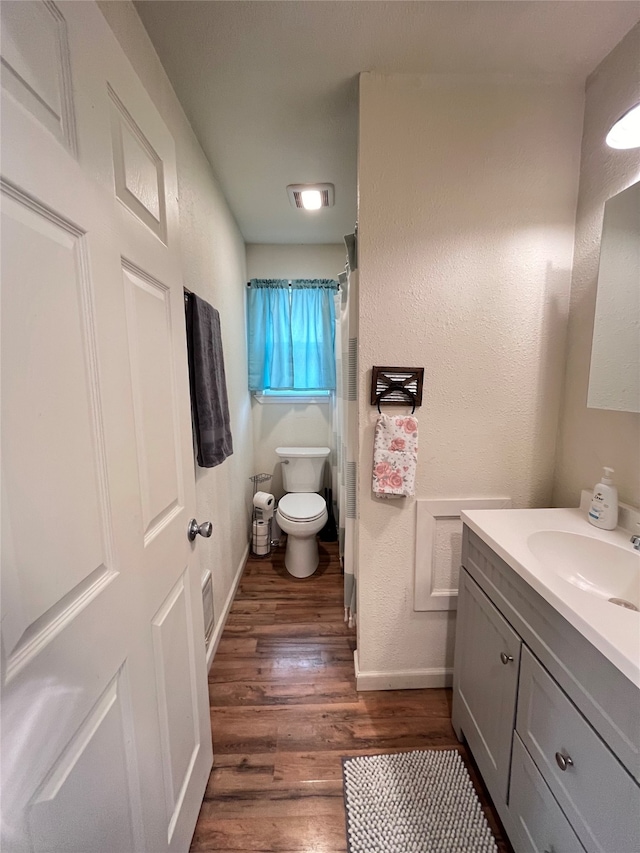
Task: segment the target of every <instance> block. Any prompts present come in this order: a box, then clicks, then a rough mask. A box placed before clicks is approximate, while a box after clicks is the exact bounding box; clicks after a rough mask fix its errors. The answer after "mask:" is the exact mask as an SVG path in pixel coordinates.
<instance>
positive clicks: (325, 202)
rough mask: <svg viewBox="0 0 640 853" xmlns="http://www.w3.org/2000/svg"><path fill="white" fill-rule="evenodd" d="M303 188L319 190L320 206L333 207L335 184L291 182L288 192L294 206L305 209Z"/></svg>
mask: <svg viewBox="0 0 640 853" xmlns="http://www.w3.org/2000/svg"><path fill="white" fill-rule="evenodd" d="M303 190H318V191H319V192H320V206H321V207H333V202H334V187H333V184H289V186H288V187H287V193H288V195H289V201H290V202H291V206H292V207H297V208H299V209H300V210H304V205H303V203H302V191H303Z"/></svg>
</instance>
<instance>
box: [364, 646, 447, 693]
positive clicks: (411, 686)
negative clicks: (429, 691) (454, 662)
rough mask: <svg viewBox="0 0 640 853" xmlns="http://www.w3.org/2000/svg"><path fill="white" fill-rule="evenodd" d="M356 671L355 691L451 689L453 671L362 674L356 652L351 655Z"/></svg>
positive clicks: (430, 670) (436, 668) (370, 672)
mask: <svg viewBox="0 0 640 853" xmlns="http://www.w3.org/2000/svg"><path fill="white" fill-rule="evenodd" d="M353 662H354V665H355V670H356V690H362V691H365V690H415V689H419V688H423V687H451V683H452V680H453V669H451V668H450V667H444V666H443V667H433V668H432V669H407V670H397V671H395V672H393V671H391V672H377V671H375V670H371V671H369V672H363V671H362V670H361V669H360V664H359V662H358V651H357V649H356V651H355V652H354V653H353Z"/></svg>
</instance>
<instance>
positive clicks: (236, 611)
mask: <svg viewBox="0 0 640 853" xmlns="http://www.w3.org/2000/svg"><path fill="white" fill-rule="evenodd" d="M342 597H343V594H342V576H341V573H340V566H339V563H338V558H337V546H336V545H334V544H333V543H331V544H325V543H320V566H319V568H318V570H317V571H316V573H315V574H314V575H313V577H311V578H308V579H304V580H299V579H296V578H292V577H291V576H290V575H288V574H287V572H286V570H285V568H284V548H283V547H280V548H279V549H277V550H276V551H275V552H274V553H273V556H272V557H270V558H259V557H249V559H248V561H247V565H246V567H245V570H244V574H243V576H242V579H241V582H240V587H239V589H238V593H237V595H236V598H235V601H234V603H233V606H232V608H231V612H230V614H229V618H228V620H227V624H226V626H225V628H224V633H223V635H222V638H221V640H220V645H219V647H218V650H217V653H216V656H215V660H214V662H213V666H212V668H211V672H210V674H209V696H210V704H211V728H212V732H213V751H214V766H213V770H212V773H211V777H210V779H209V784H208V786H207V791H206V794H205V798H204V802H203V804H202V809H201V811H200V816H199V818H198V823H197V826H196V829H195V833H194V836H193V842H192V846H191V850H192V851H216V853H224V851H238V850H246V851H278V853H279V852H280V851H290V853H338V851H340V853H344V851H346V849H347V847H346V834H345V812H344V803H343V793H342V765H341V758H342V757H343V756H347V755H367V754H375V753H378V752H395V751H402V750H406V749H412V748H425V747H448V748H452V747H454V748H456V749H460V750H461V751H462V752H463V754H464V748H463V747H461V746H460V744H458V742H457V740H456V737H455V735H454V733H453V729H452V728H451V723H450V720H449V717H450V702H451V694H450V691H449V690H395V691H380V692H367V693H357V691H356V688H355V678H354V668H353V650H354V648H355V631H354V630H350V629H349V628H347V627H346V626H345V623H344V621H343V606H342ZM471 770H472V776H473V777H474V781H475V782H476V785H477V784H478V783H477V775H476V774H475V773H474V771H473V768H471ZM481 797H482V798H483V802H484V803H486V798H485V797H484V795H482V794H481ZM485 811H486V812H487V816H488V817H489V820H490V823H491V825H492V828H493V829H494V832H495V833H496V836H497V837H498V840H499V850H500V851H501V853H507V851H510V848H509V847H508V846H507V844H506V843H505V842H504V841H502V839H501V836H500V830H499V829H498V824H497V822H496V819H495V818H494V816H493V813H492V810H491V809H490V807H489V806H486V808H485Z"/></svg>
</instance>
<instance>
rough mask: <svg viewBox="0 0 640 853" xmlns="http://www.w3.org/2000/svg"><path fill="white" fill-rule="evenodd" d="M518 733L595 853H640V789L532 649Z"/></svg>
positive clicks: (526, 657)
mask: <svg viewBox="0 0 640 853" xmlns="http://www.w3.org/2000/svg"><path fill="white" fill-rule="evenodd" d="M516 730H517V732H518V734H519V735H520V737H521V738H522V742H523V743H524V745H525V746H526V748H527V750H528V751H529V753H530V755H531V757H532V758H533V760H534V761H535V763H536V765H537V767H538V769H539V771H540V773H541V774H542V776H543V777H544V779H545V781H546V782H547V784H548V785H549V788H550V789H551V791H552V792H553V794H554V796H555V798H556V800H557V801H558V803H559V805H560V807H561V808H562V811H563V812H564V813H565V815H566V816H567V818H568V819H569V821H570V823H571V825H572V827H573V829H574V831H575V832H576V834H577V836H578V838H579V839H580V841H581V842H582V844H583V845H584V847H585V849H586V850H587V851H589V853H591V851H594V853H595V851H598V853H614V851H615V853H638V851H640V788H638V786H637V785H636V783H635V782H634V780H633V779H632V777H631V776H630V775H629V774H628V773H627V772H626V770H625V769H624V768H623V767H622V765H621V764H620V763H619V762H618V760H617V759H616V758H615V756H614V755H613V753H612V752H610V750H609V749H608V747H607V746H605V744H604V743H603V742H602V740H600V738H599V737H598V735H597V734H596V732H595V731H594V730H593V729H592V728H591V726H590V725H589V724H588V723H587V722H586V720H585V719H584V718H583V717H582V715H581V714H580V712H579V711H578V710H577V708H576V707H575V706H574V705H573V704H572V703H571V702H570V700H569V699H567V697H566V696H565V694H564V693H563V692H562V690H561V689H560V688H559V687H558V685H557V684H556V682H555V681H554V680H553V679H552V678H551V676H550V675H549V674H548V673H547V671H546V670H545V669H543V667H542V666H541V665H540V664H539V663H538V661H537V660H536V659H535V658H534V657H533V655H532V654H531V652H530V651H529V650H528V649H526V648H523V650H522V660H521V666H520V692H519V698H518V713H517V721H516ZM561 764H564V766H565V769H564V770H563V769H562V768H561V766H560V765H561Z"/></svg>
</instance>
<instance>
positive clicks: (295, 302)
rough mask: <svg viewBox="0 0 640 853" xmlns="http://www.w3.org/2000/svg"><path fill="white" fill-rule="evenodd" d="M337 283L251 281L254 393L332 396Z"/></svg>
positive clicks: (251, 364)
mask: <svg viewBox="0 0 640 853" xmlns="http://www.w3.org/2000/svg"><path fill="white" fill-rule="evenodd" d="M337 287H338V282H337V281H334V280H333V279H296V280H294V281H288V280H285V279H251V287H250V288H249V296H248V310H247V317H248V339H249V390H250V391H267V390H272V391H274V390H277V391H285V390H287V391H292V390H296V391H320V390H322V391H332V390H333V389H334V388H335V387H336V369H335V359H334V346H335V344H334V335H335V314H334V311H335V307H334V293H335V292H336V290H337Z"/></svg>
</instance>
